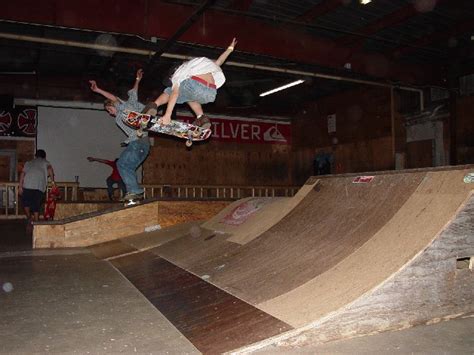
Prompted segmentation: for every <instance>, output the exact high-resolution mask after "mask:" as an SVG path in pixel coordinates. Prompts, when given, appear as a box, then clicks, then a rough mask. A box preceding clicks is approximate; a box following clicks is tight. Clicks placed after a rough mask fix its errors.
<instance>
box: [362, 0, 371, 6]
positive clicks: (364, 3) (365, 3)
mask: <svg viewBox="0 0 474 355" xmlns="http://www.w3.org/2000/svg"><path fill="white" fill-rule="evenodd" d="M371 1H372V0H360V3H361V4H362V5H367V4H368V3H369V2H371Z"/></svg>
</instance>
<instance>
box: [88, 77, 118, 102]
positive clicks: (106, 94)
mask: <svg viewBox="0 0 474 355" xmlns="http://www.w3.org/2000/svg"><path fill="white" fill-rule="evenodd" d="M89 83H90V84H91V90H92V91H94V92H96V93H98V94H100V95H102V96H103V97H105V98H106V99H109V100H112V101H114V102H118V101H119V99H118V97H117V96H115V95H114V94H111V93H110V92H108V91H105V90H102V89H101V88H99V87H98V86H97V83H96V81H95V80H89Z"/></svg>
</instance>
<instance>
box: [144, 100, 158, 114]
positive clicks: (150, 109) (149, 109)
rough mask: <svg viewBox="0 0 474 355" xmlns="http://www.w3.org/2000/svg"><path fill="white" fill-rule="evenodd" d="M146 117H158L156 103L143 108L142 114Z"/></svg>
mask: <svg viewBox="0 0 474 355" xmlns="http://www.w3.org/2000/svg"><path fill="white" fill-rule="evenodd" d="M141 113H144V114H146V115H151V116H156V115H157V114H158V106H157V105H156V104H155V103H154V102H149V103H147V104H146V106H145V107H144V108H143V110H142V112H141Z"/></svg>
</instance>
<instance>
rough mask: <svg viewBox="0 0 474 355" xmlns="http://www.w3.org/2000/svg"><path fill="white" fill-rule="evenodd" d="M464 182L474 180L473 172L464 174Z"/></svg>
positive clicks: (467, 182) (469, 182) (470, 182)
mask: <svg viewBox="0 0 474 355" xmlns="http://www.w3.org/2000/svg"><path fill="white" fill-rule="evenodd" d="M464 182H465V183H466V184H472V183H473V182H474V173H469V174H467V175H466V176H464Z"/></svg>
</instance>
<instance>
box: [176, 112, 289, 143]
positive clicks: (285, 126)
mask: <svg viewBox="0 0 474 355" xmlns="http://www.w3.org/2000/svg"><path fill="white" fill-rule="evenodd" d="M176 118H177V119H178V120H180V121H185V122H192V121H193V120H194V117H191V116H185V115H182V114H178V115H177V117H176ZM210 119H211V123H212V136H211V138H212V139H213V140H218V141H226V142H238V143H253V144H255V143H265V144H291V124H290V122H281V121H272V120H257V119H254V120H252V119H247V118H235V117H229V118H224V117H215V116H210Z"/></svg>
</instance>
